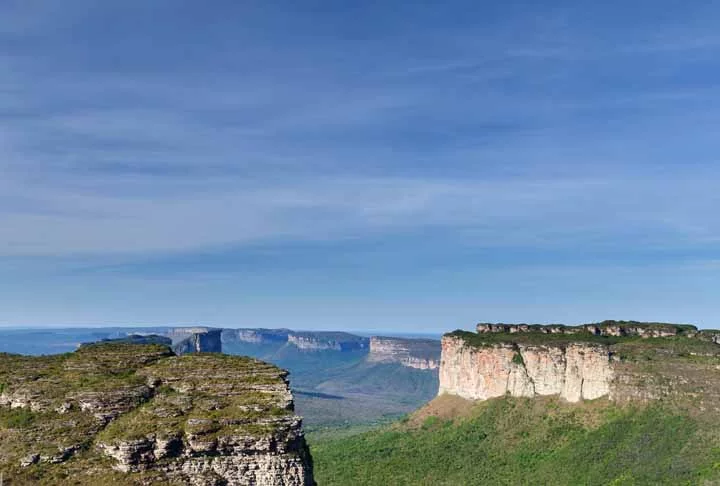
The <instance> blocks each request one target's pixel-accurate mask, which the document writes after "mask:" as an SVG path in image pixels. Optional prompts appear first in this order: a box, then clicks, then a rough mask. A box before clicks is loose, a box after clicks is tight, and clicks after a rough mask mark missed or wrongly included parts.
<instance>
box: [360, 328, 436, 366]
mask: <svg viewBox="0 0 720 486" xmlns="http://www.w3.org/2000/svg"><path fill="white" fill-rule="evenodd" d="M367 361H368V362H370V363H400V364H402V365H403V366H407V367H409V368H415V369H419V370H436V369H438V368H439V367H440V341H436V340H433V339H402V338H394V337H379V336H373V337H371V338H370V352H369V353H368V357H367Z"/></svg>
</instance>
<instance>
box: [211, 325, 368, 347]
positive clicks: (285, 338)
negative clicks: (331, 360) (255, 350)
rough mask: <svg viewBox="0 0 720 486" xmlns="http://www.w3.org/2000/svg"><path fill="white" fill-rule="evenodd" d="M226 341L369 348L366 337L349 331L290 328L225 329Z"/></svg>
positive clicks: (295, 345) (223, 336) (223, 335)
mask: <svg viewBox="0 0 720 486" xmlns="http://www.w3.org/2000/svg"><path fill="white" fill-rule="evenodd" d="M222 340H223V341H224V342H226V343H232V342H240V343H248V344H275V345H277V344H281V343H286V344H289V345H290V346H293V347H295V348H297V349H300V350H303V351H356V350H363V349H367V348H368V343H369V340H368V338H366V337H362V336H356V335H355V334H350V333H347V332H334V331H291V330H289V329H262V328H259V329H223V332H222Z"/></svg>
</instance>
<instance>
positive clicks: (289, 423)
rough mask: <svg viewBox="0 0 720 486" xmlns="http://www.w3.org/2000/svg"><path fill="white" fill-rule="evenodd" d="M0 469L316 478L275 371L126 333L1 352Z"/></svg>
mask: <svg viewBox="0 0 720 486" xmlns="http://www.w3.org/2000/svg"><path fill="white" fill-rule="evenodd" d="M0 470H2V471H4V472H5V480H6V481H7V482H8V484H31V483H32V484H65V483H67V482H68V481H69V482H72V484H81V485H97V484H160V485H162V484H192V485H198V486H200V485H202V486H205V485H208V486H209V485H220V484H222V485H273V486H275V485H277V486H306V485H312V484H314V481H313V474H312V459H311V457H310V453H309V450H308V448H307V445H306V443H305V439H304V435H303V431H302V427H301V420H300V418H298V417H297V416H295V414H294V407H293V398H292V395H291V393H290V391H289V388H288V382H287V373H286V372H285V371H283V370H280V369H279V368H276V367H275V366H272V365H269V364H266V363H263V362H260V361H257V360H254V359H250V358H245V357H237V356H226V355H220V354H188V355H185V356H176V355H174V354H173V353H172V352H171V351H170V349H169V348H168V347H166V346H160V345H136V344H126V343H103V344H96V345H89V346H83V347H82V348H80V349H79V350H78V351H76V352H75V353H71V354H67V355H57V356H43V357H35V358H31V357H25V356H18V355H0Z"/></svg>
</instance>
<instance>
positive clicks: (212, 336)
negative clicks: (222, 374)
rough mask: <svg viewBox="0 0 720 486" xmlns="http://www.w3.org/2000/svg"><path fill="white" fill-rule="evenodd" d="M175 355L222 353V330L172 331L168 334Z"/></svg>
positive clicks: (195, 329)
mask: <svg viewBox="0 0 720 486" xmlns="http://www.w3.org/2000/svg"><path fill="white" fill-rule="evenodd" d="M168 336H169V337H170V338H171V339H172V347H173V350H174V351H175V353H177V354H188V353H222V330H221V329H209V328H206V327H190V328H178V329H173V330H172V331H171V332H169V333H168Z"/></svg>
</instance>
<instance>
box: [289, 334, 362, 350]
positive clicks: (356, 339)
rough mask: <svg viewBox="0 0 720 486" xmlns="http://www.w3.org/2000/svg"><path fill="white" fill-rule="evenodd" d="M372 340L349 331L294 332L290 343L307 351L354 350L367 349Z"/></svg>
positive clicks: (290, 337)
mask: <svg viewBox="0 0 720 486" xmlns="http://www.w3.org/2000/svg"><path fill="white" fill-rule="evenodd" d="M369 342H370V340H369V339H368V338H366V337H361V336H356V335H354V334H350V333H347V332H293V333H291V334H290V335H289V336H288V343H290V344H291V345H293V346H295V347H297V348H298V349H302V350H305V351H330V350H332V351H354V350H360V349H367V348H368V345H369Z"/></svg>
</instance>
